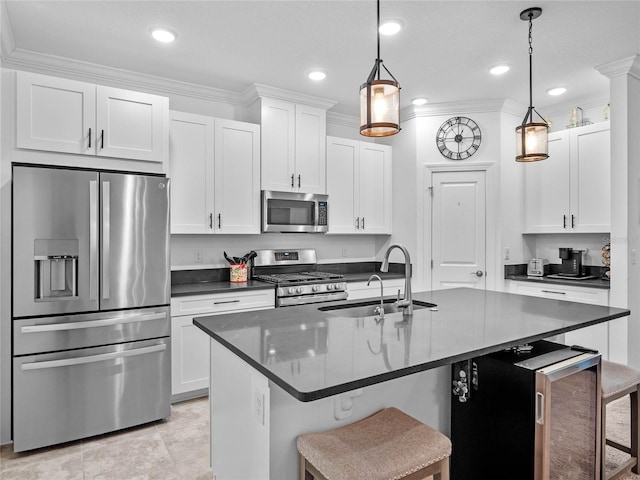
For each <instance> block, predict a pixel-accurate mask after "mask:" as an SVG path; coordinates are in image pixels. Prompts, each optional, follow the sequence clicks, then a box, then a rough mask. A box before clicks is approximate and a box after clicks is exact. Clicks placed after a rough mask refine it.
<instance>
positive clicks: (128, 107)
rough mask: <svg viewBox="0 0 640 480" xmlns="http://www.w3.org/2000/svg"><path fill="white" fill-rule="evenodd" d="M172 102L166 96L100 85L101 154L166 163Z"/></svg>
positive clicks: (98, 92)
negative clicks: (167, 123)
mask: <svg viewBox="0 0 640 480" xmlns="http://www.w3.org/2000/svg"><path fill="white" fill-rule="evenodd" d="M168 105H169V104H168V101H167V99H166V98H164V97H159V96H157V95H150V94H146V93H139V92H131V91H129V90H121V89H118V88H110V87H103V86H98V87H97V90H96V111H97V117H96V125H97V129H98V132H99V136H98V147H97V154H98V155H101V156H105V157H118V158H129V159H134V160H147V161H151V162H162V161H163V160H164V155H165V144H166V140H167V131H168V129H167V125H166V123H165V118H167V115H166V114H167V112H168Z"/></svg>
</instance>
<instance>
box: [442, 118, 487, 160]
mask: <svg viewBox="0 0 640 480" xmlns="http://www.w3.org/2000/svg"><path fill="white" fill-rule="evenodd" d="M481 141H482V133H481V132H480V127H478V124H477V123H476V122H474V121H473V120H471V119H470V118H467V117H451V118H450V119H449V120H447V121H446V122H444V123H443V124H442V125H440V128H439V129H438V133H437V134H436V145H437V146H438V150H440V153H441V154H442V155H443V156H445V157H447V158H448V159H450V160H465V159H467V158H469V157H470V156H471V155H473V154H474V153H476V152H477V151H478V148H480V142H481Z"/></svg>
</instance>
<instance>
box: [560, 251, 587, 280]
mask: <svg viewBox="0 0 640 480" xmlns="http://www.w3.org/2000/svg"><path fill="white" fill-rule="evenodd" d="M583 252H584V250H574V249H573V248H560V259H561V260H562V265H560V274H562V275H564V276H567V277H580V276H582V253H583Z"/></svg>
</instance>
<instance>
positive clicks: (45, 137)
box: [16, 71, 169, 163]
mask: <svg viewBox="0 0 640 480" xmlns="http://www.w3.org/2000/svg"><path fill="white" fill-rule="evenodd" d="M16 81H17V83H16V85H17V137H16V138H17V140H16V146H17V147H18V148H25V149H34V150H46V151H51V152H61V153H76V154H84V155H95V156H100V157H112V158H121V159H129V160H142V161H148V162H160V163H162V162H164V161H165V159H166V156H167V145H168V131H169V130H168V113H169V99H168V98H166V97H161V96H158V95H151V94H147V93H141V92H134V91H130V90H123V89H119V88H111V87H105V86H101V85H93V84H90V83H84V82H77V81H73V80H67V79H62V78H57V77H49V76H46V75H38V74H34V73H28V72H22V71H20V72H17V80H16Z"/></svg>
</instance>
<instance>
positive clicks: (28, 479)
mask: <svg viewBox="0 0 640 480" xmlns="http://www.w3.org/2000/svg"><path fill="white" fill-rule="evenodd" d="M208 409H209V402H208V399H207V398H206V397H204V398H198V399H194V400H189V401H186V402H182V403H178V404H175V405H173V406H172V409H171V417H169V418H168V419H167V420H160V421H157V422H153V423H150V424H147V425H143V426H140V427H134V428H129V429H126V430H123V431H120V432H115V433H110V434H106V435H101V436H98V437H93V438H90V439H86V440H79V441H76V442H70V443H67V444H64V445H61V446H57V447H51V448H42V449H38V450H33V451H30V452H24V453H13V449H12V447H11V445H4V446H2V447H1V448H0V479H1V480H134V479H135V480H154V479H158V480H210V479H212V478H213V475H212V473H211V469H210V468H209V410H208Z"/></svg>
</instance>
